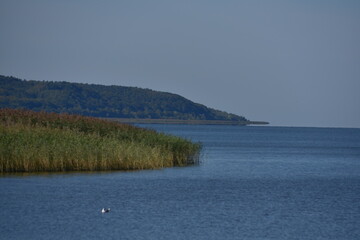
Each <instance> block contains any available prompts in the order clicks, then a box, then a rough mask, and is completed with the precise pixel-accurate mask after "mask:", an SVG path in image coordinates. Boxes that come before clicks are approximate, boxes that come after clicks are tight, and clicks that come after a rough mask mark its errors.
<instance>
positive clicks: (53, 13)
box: [0, 0, 360, 128]
mask: <svg viewBox="0 0 360 240" xmlns="http://www.w3.org/2000/svg"><path fill="white" fill-rule="evenodd" d="M0 32H1V33H2V37H1V38H0V52H1V54H0V74H1V75H13V76H15V77H19V78H21V79H29V80H31V79H33V80H47V81H70V82H82V83H94V84H105V85H125V86H136V87H142V88H150V89H153V90H160V91H166V92H171V93H176V94H179V95H182V96H184V97H186V98H188V99H190V100H192V101H194V102H196V103H200V104H204V105H206V106H208V107H211V108H215V109H219V110H223V111H227V112H230V113H234V114H238V115H241V116H245V117H246V118H248V119H250V120H254V121H256V120H259V121H268V122H270V123H271V124H272V125H273V126H310V127H357V128H360V108H359V103H360V94H359V93H358V92H359V89H360V81H359V79H360V68H359V66H360V44H359V42H360V1H356V0H312V1H287V0H272V1H268V0H255V1H254V0H242V1H237V0H226V1H215V0H196V1H193V0H182V1H171V0H169V1H163V0H152V1H144V0H137V1H132V0H122V1H114V0H105V1H88V0H77V1H44V0H32V1H28V0H17V1H13V0H2V1H0Z"/></svg>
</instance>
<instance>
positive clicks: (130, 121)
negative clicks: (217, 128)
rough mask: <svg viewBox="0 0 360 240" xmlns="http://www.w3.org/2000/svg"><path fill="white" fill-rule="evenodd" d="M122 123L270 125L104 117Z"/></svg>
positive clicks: (219, 121) (259, 122)
mask: <svg viewBox="0 0 360 240" xmlns="http://www.w3.org/2000/svg"><path fill="white" fill-rule="evenodd" d="M103 119H106V120H109V121H115V122H120V123H140V124H188V125H238V126H247V125H268V124H269V122H265V121H226V120H182V119H148V118H103Z"/></svg>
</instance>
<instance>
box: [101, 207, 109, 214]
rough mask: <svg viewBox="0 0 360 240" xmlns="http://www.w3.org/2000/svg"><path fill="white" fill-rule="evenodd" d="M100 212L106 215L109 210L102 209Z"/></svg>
mask: <svg viewBox="0 0 360 240" xmlns="http://www.w3.org/2000/svg"><path fill="white" fill-rule="evenodd" d="M101 212H102V213H108V212H110V208H106V209H105V208H103V209H101Z"/></svg>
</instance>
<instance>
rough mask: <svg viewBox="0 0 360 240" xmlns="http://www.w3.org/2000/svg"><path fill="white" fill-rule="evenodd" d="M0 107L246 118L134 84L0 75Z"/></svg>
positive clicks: (143, 116) (142, 115)
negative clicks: (122, 85)
mask: <svg viewBox="0 0 360 240" xmlns="http://www.w3.org/2000/svg"><path fill="white" fill-rule="evenodd" d="M0 108H15V109H29V110H34V111H46V112H56V113H70V114H80V115H84V116H93V117H106V118H138V119H184V120H231V121H242V122H243V121H247V119H245V118H244V117H240V116H237V115H234V114H228V113H226V112H222V111H218V110H214V109H211V108H207V107H205V106H204V105H201V104H197V103H194V102H192V101H190V100H188V99H185V98H184V97H181V96H179V95H176V94H171V93H165V92H158V91H153V90H149V89H141V88H136V87H121V86H103V85H94V84H80V83H68V82H47V81H25V80H20V79H17V78H14V77H5V76H1V75H0Z"/></svg>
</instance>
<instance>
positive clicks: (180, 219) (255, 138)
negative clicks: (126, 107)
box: [0, 124, 360, 239]
mask: <svg viewBox="0 0 360 240" xmlns="http://www.w3.org/2000/svg"><path fill="white" fill-rule="evenodd" d="M141 126H142V127H147V128H153V129H156V130H158V131H161V132H165V133H169V134H175V135H178V136H182V137H185V138H188V139H190V140H193V141H196V142H201V143H202V144H203V150H202V154H201V163H200V164H199V165H195V166H189V167H183V168H180V167H176V168H167V169H162V170H146V171H135V172H99V173H67V174H32V175H1V176H0V190H1V191H0V211H1V215H0V239H360V228H359V226H360V129H340V128H285V127H253V126H251V127H241V126H205V125H156V124H154V125H141ZM103 207H110V208H111V212H110V213H106V214H102V213H101V208H103Z"/></svg>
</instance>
